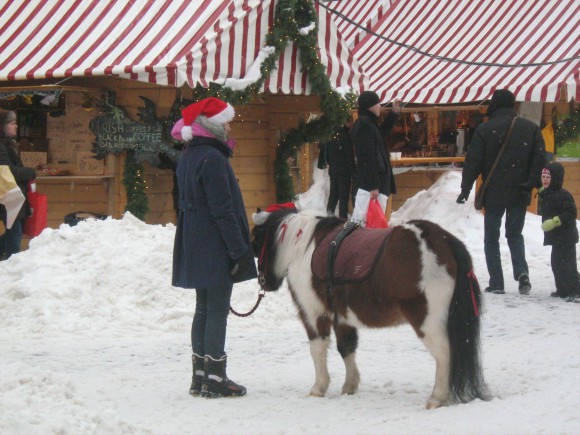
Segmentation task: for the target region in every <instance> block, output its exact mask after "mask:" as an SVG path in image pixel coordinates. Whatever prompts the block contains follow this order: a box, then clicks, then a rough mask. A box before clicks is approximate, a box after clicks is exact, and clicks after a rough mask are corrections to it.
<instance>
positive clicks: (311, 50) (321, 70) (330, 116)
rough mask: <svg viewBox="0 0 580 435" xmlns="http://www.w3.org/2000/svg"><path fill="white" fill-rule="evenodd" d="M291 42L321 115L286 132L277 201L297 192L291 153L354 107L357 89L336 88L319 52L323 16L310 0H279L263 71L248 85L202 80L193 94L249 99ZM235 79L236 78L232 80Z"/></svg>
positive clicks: (277, 167) (277, 166)
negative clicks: (351, 91)
mask: <svg viewBox="0 0 580 435" xmlns="http://www.w3.org/2000/svg"><path fill="white" fill-rule="evenodd" d="M289 42H294V43H295V44H296V45H297V47H298V49H299V53H300V61H301V62H302V67H303V69H304V70H306V71H307V73H308V78H309V81H310V85H311V88H312V90H313V92H314V93H315V94H317V95H319V96H320V108H321V111H322V116H320V117H318V118H316V119H314V120H311V121H310V122H305V121H304V120H300V124H299V126H298V127H297V128H295V129H291V130H289V131H287V132H285V133H284V135H283V136H282V138H281V139H280V143H279V144H278V147H277V149H276V160H275V162H274V176H275V183H276V202H288V201H291V200H292V199H293V197H294V186H293V183H292V176H291V175H290V167H289V165H288V159H289V158H291V157H292V156H293V155H295V154H296V153H297V152H298V150H300V148H301V147H302V146H303V145H304V144H305V143H308V142H316V141H319V140H323V139H326V138H329V137H330V136H331V135H332V132H333V130H334V129H335V127H336V126H339V125H342V124H344V123H346V121H347V120H348V119H349V117H350V110H351V108H352V107H354V103H355V96H354V94H347V95H346V96H344V97H343V96H341V95H340V94H339V93H338V92H336V91H335V90H333V89H332V86H331V84H330V80H329V79H328V77H327V75H326V67H325V66H324V65H323V64H322V62H321V61H320V57H319V53H318V47H317V46H318V16H317V14H316V9H315V7H314V5H313V3H312V2H311V1H310V0H279V1H278V4H277V5H276V11H275V18H274V23H273V25H272V27H271V29H270V32H269V33H268V35H267V36H266V47H265V48H263V49H262V50H261V54H264V56H263V59H261V60H262V62H261V64H260V77H259V78H258V79H257V80H256V81H255V82H253V83H251V84H249V85H247V86H246V87H245V88H244V89H240V90H236V88H235V87H233V86H230V87H228V81H226V83H225V85H219V84H217V83H211V84H210V85H209V87H207V88H204V87H202V86H200V85H198V86H197V87H196V88H195V89H194V90H193V100H194V101H199V100H201V99H203V98H207V97H217V98H220V99H222V100H224V101H227V102H229V103H230V104H233V105H242V104H246V103H248V102H249V101H250V100H251V98H252V97H253V96H255V95H257V94H258V92H259V91H260V89H261V87H262V85H263V84H264V82H265V81H266V79H267V78H268V77H269V76H270V72H271V71H272V70H274V69H275V68H276V62H277V60H278V59H279V57H280V54H281V53H282V51H283V50H284V48H285V47H286V46H287V44H288V43H289ZM230 82H231V81H230Z"/></svg>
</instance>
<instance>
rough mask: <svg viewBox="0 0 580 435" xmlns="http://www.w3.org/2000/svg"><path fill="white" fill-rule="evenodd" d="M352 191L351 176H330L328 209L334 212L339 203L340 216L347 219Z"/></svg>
mask: <svg viewBox="0 0 580 435" xmlns="http://www.w3.org/2000/svg"><path fill="white" fill-rule="evenodd" d="M350 193H351V192H350V176H343V175H338V176H334V177H330V193H329V195H328V205H327V207H326V210H327V211H328V212H332V213H334V210H335V209H336V204H337V203H338V216H339V217H340V218H342V219H347V218H348V199H349V197H350Z"/></svg>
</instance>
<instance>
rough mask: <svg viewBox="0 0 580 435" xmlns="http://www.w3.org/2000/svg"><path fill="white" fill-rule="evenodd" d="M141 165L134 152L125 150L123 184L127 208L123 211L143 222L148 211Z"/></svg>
mask: <svg viewBox="0 0 580 435" xmlns="http://www.w3.org/2000/svg"><path fill="white" fill-rule="evenodd" d="M143 172H144V168H143V164H142V163H138V162H137V160H136V159H135V151H132V150H127V159H126V160H125V171H124V174H123V184H124V185H125V189H126V190H127V206H126V207H125V211H128V212H131V214H133V215H134V216H135V217H136V218H138V219H141V220H142V221H144V220H145V215H146V214H147V212H148V211H149V206H148V205H147V195H146V194H145V181H144V180H143Z"/></svg>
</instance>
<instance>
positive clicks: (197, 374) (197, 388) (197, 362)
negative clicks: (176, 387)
mask: <svg viewBox="0 0 580 435" xmlns="http://www.w3.org/2000/svg"><path fill="white" fill-rule="evenodd" d="M191 362H192V363H193V376H192V377H191V387H189V394H191V395H192V396H199V395H200V394H201V381H202V380H203V375H204V360H203V357H202V356H201V355H198V354H196V353H194V354H192V355H191Z"/></svg>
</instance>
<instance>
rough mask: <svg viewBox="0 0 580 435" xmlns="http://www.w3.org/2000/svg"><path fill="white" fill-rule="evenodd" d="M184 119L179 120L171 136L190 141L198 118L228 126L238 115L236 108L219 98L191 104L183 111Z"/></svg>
mask: <svg viewBox="0 0 580 435" xmlns="http://www.w3.org/2000/svg"><path fill="white" fill-rule="evenodd" d="M181 114H182V115H183V118H182V119H180V120H178V121H177V122H176V123H175V125H174V126H173V129H172V130H171V136H173V138H174V139H177V140H182V141H189V140H191V139H192V138H193V132H192V129H191V125H192V124H193V123H194V122H195V120H196V119H197V117H198V116H200V115H203V116H205V117H206V118H207V119H208V121H210V122H213V123H215V124H218V125H223V124H227V123H228V122H230V121H231V120H232V119H234V116H235V114H236V112H235V110H234V108H233V107H232V106H231V105H229V104H228V103H226V102H225V101H222V100H220V99H219V98H214V97H210V98H205V99H203V100H201V101H198V102H197V103H193V104H190V105H189V106H187V107H186V108H185V109H183V110H182V111H181Z"/></svg>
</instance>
